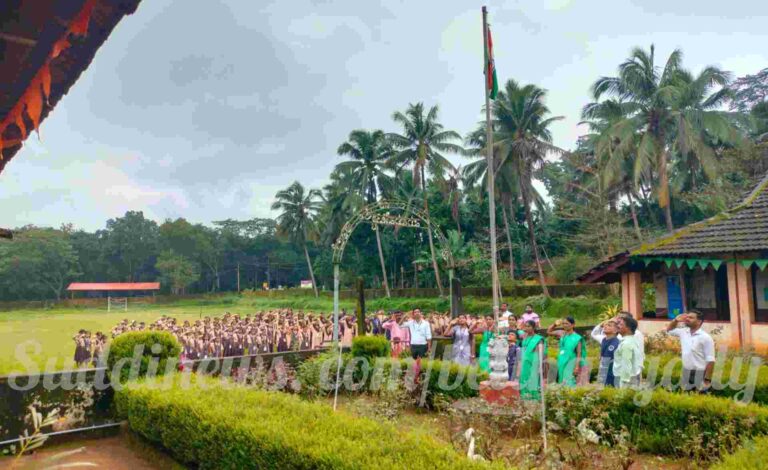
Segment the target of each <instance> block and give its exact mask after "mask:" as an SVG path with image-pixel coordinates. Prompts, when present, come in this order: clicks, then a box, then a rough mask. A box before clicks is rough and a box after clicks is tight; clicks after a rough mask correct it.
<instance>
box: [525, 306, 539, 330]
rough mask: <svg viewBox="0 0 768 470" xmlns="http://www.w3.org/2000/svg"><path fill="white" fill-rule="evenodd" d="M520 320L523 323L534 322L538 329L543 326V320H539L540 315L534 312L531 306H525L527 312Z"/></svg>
mask: <svg viewBox="0 0 768 470" xmlns="http://www.w3.org/2000/svg"><path fill="white" fill-rule="evenodd" d="M520 319H521V320H522V321H523V323H525V322H528V321H533V322H534V323H535V324H536V328H538V327H539V325H541V318H539V314H538V313H536V312H534V311H533V306H532V305H530V304H529V305H526V306H525V312H524V313H523V315H522V316H521V317H520Z"/></svg>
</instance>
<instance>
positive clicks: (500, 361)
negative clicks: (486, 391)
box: [488, 333, 509, 388]
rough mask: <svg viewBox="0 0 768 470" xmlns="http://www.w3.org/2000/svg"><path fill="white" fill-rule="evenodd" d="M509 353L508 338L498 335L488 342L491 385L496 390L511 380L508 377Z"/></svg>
mask: <svg viewBox="0 0 768 470" xmlns="http://www.w3.org/2000/svg"><path fill="white" fill-rule="evenodd" d="M508 352H509V342H508V341H507V336H506V335H503V334H499V333H497V334H496V335H495V336H494V337H493V338H492V339H491V340H490V341H489V342H488V353H489V356H490V362H489V366H490V368H491V374H490V379H491V384H492V386H493V387H494V388H496V387H499V388H501V387H503V386H504V384H506V383H507V379H508V378H509V377H508V375H507V353H508Z"/></svg>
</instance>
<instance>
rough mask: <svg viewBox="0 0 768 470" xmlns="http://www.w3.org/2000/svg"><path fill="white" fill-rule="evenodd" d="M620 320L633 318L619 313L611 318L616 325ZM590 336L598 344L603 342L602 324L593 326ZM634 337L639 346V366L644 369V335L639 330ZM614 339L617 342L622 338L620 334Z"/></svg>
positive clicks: (625, 313)
mask: <svg viewBox="0 0 768 470" xmlns="http://www.w3.org/2000/svg"><path fill="white" fill-rule="evenodd" d="M622 318H631V319H633V320H634V319H635V317H633V316H632V314H631V313H629V312H621V313H619V314H618V315H616V316H615V317H614V318H612V320H613V321H615V322H617V323H618V321H619V320H621V319H622ZM635 322H637V320H635ZM591 336H592V339H594V340H595V341H597V342H598V343H602V342H603V339H605V333H603V324H602V323H601V324H599V325H597V326H595V327H594V328H593V329H592V333H591ZM634 336H635V339H636V340H637V343H638V344H639V345H640V364H642V367H643V368H644V367H645V335H644V334H643V332H642V331H640V330H639V329H635V332H634ZM616 337H617V338H619V340H621V338H622V336H621V333H619V334H618V335H617V336H616Z"/></svg>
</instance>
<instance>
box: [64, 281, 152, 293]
mask: <svg viewBox="0 0 768 470" xmlns="http://www.w3.org/2000/svg"><path fill="white" fill-rule="evenodd" d="M159 289H160V283H159V282H73V283H72V284H70V285H69V287H67V290H69V291H83V290H93V291H107V290H159Z"/></svg>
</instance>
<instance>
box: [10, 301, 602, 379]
mask: <svg viewBox="0 0 768 470" xmlns="http://www.w3.org/2000/svg"><path fill="white" fill-rule="evenodd" d="M524 300H526V299H517V301H518V303H519V302H523V301H524ZM557 300H558V299H556V300H555V303H554V304H553V305H552V307H553V308H552V312H551V314H548V313H547V311H546V310H539V311H540V312H543V316H544V319H545V323H548V322H549V321H551V320H552V319H553V318H555V317H558V316H561V314H562V308H555V307H556V306H557V305H558V304H557ZM569 301H570V300H569ZM586 302H587V303H589V305H585V306H586V307H588V308H587V309H585V310H594V315H597V314H598V313H599V310H598V308H597V307H598V305H594V306H593V305H592V304H591V303H592V302H595V300H592V299H590V300H588V301H586ZM490 303H491V302H490V299H472V298H467V299H465V304H466V305H467V308H468V309H471V310H470V311H475V310H477V311H481V312H483V313H487V312H486V304H487V306H488V308H489V307H490ZM417 306H418V307H421V308H422V309H423V310H425V311H430V310H433V309H438V310H441V311H445V310H447V308H448V300H447V299H418V298H409V299H402V298H400V299H395V298H393V299H377V300H374V301H371V302H369V303H368V310H369V311H373V310H376V309H384V310H390V309H402V310H407V309H412V308H415V307H417ZM287 307H290V308H293V309H302V310H305V311H313V312H324V313H330V312H331V311H332V310H333V301H332V300H331V299H330V298H328V297H321V298H319V299H315V298H313V297H311V296H300V297H282V298H281V297H237V296H229V297H223V298H217V299H211V300H184V301H179V302H177V303H174V304H164V305H151V306H149V305H145V306H138V305H130V304H129V311H128V312H111V313H107V311H106V308H102V309H95V308H88V309H85V308H78V309H73V308H70V309H58V308H57V309H51V310H14V311H9V312H0V338H2V341H0V375H7V374H10V373H13V372H21V371H24V370H28V367H25V362H23V361H22V359H23V355H19V354H17V350H23V349H25V348H24V345H25V344H26V345H27V346H26V354H27V356H28V357H29V360H28V362H30V363H32V364H34V366H35V367H37V370H38V371H43V370H45V371H52V370H66V369H71V368H73V366H74V364H73V361H72V359H73V356H74V350H75V346H74V341H73V340H72V337H73V336H74V335H75V334H76V333H77V331H78V330H80V329H81V328H82V329H86V330H89V331H91V332H93V333H95V332H96V331H101V332H103V333H104V334H106V335H107V336H109V334H110V330H111V329H112V327H113V326H115V325H116V324H117V323H118V322H120V320H122V319H123V318H129V319H131V320H137V321H144V322H147V323H149V322H152V321H154V320H156V319H157V318H159V317H160V316H161V315H171V316H174V317H176V318H178V319H180V320H196V319H199V318H201V317H204V316H206V315H208V316H216V315H223V314H224V313H225V312H231V313H239V314H247V313H254V312H256V311H261V310H268V309H274V308H287ZM341 308H345V309H347V310H348V311H351V310H352V309H354V302H353V301H351V300H347V301H342V302H341ZM537 310H538V308H537ZM579 321H580V323H582V324H584V323H587V322H588V321H592V319H591V318H589V317H587V316H586V315H585V316H581V317H579ZM30 343H31V344H30ZM36 345H39V350H38V351H36V350H35V348H36ZM32 371H34V370H32Z"/></svg>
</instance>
